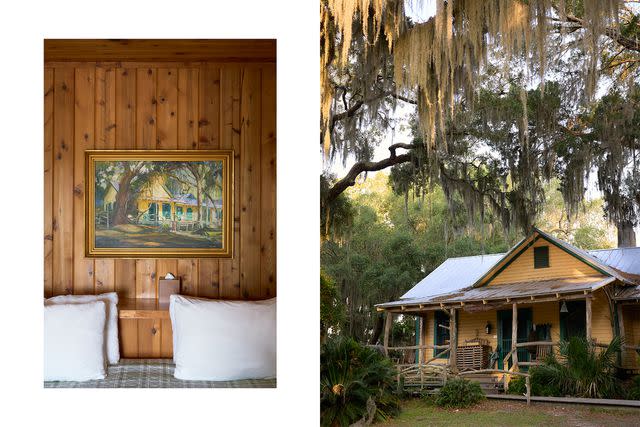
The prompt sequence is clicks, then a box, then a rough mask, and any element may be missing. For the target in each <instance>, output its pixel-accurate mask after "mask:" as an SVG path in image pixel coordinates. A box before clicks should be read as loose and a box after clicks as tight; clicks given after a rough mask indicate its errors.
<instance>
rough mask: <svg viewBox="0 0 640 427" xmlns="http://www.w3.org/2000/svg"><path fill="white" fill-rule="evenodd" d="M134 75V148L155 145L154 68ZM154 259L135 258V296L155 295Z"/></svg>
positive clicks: (139, 69)
mask: <svg viewBox="0 0 640 427" xmlns="http://www.w3.org/2000/svg"><path fill="white" fill-rule="evenodd" d="M136 71H137V77H136V100H137V102H136V148H137V149H139V150H152V149H154V148H155V147H156V120H157V115H156V106H157V99H156V70H155V69H153V68H138V69H137V70H136ZM156 276H157V275H156V260H154V259H139V260H136V298H155V297H156V295H157V294H156Z"/></svg>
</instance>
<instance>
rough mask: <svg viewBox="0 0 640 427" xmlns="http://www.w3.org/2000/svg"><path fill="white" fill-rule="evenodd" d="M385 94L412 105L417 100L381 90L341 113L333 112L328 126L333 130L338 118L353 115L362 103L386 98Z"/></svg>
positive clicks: (341, 118)
mask: <svg viewBox="0 0 640 427" xmlns="http://www.w3.org/2000/svg"><path fill="white" fill-rule="evenodd" d="M387 96H390V97H392V98H396V99H399V100H401V101H404V102H406V103H408V104H414V105H417V104H418V101H416V100H414V99H410V98H407V97H406V96H403V95H398V94H397V93H395V91H388V92H383V93H380V94H378V95H376V96H373V97H371V98H368V99H364V100H359V101H356V102H355V103H354V104H353V105H352V106H351V107H349V108H348V109H346V110H345V111H343V112H341V113H337V114H334V115H333V117H331V126H330V128H331V130H332V131H333V127H334V126H335V124H336V123H337V122H339V121H340V120H344V119H346V118H349V117H353V116H355V115H356V113H357V112H358V110H359V109H360V108H362V106H363V105H365V104H368V103H370V102H373V101H377V100H378V99H382V98H386V97H387Z"/></svg>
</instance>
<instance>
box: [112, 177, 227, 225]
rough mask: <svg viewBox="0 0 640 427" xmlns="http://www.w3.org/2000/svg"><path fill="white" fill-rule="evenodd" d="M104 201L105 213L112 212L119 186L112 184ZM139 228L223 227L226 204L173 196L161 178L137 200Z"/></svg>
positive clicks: (157, 178) (189, 196)
mask: <svg viewBox="0 0 640 427" xmlns="http://www.w3.org/2000/svg"><path fill="white" fill-rule="evenodd" d="M109 184H110V185H109V187H108V188H107V190H106V192H105V195H104V197H103V201H102V204H103V209H104V211H105V212H109V211H111V210H112V209H113V204H114V203H115V200H116V195H117V193H118V183H116V182H110V183H109ZM136 208H137V210H138V217H137V218H136V220H137V222H138V223H139V224H145V225H157V226H166V227H168V228H171V229H173V230H191V229H192V228H193V227H194V225H195V224H196V223H200V224H207V225H210V226H214V227H215V226H220V224H221V220H222V200H221V199H218V200H216V203H212V202H211V201H210V200H201V201H200V210H198V200H197V199H196V197H195V196H194V195H193V194H191V193H187V194H180V195H173V194H172V193H171V192H170V191H169V189H167V187H166V186H165V185H164V182H163V179H162V178H161V177H155V178H154V179H151V180H150V182H149V183H148V184H147V185H145V186H144V188H142V190H141V191H140V194H139V195H138V198H137V200H136Z"/></svg>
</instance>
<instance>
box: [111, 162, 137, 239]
mask: <svg viewBox="0 0 640 427" xmlns="http://www.w3.org/2000/svg"><path fill="white" fill-rule="evenodd" d="M134 176H135V175H134V174H133V173H132V172H127V173H125V174H123V175H122V178H120V182H119V187H118V192H117V193H116V200H115V203H114V206H113V213H112V217H111V224H112V226H116V225H122V224H127V223H128V222H129V219H128V218H127V204H128V203H129V189H130V188H131V180H132V179H133V177H134Z"/></svg>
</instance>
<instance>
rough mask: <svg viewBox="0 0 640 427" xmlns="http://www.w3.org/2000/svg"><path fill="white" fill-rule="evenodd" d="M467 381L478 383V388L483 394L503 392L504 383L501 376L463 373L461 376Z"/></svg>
mask: <svg viewBox="0 0 640 427" xmlns="http://www.w3.org/2000/svg"><path fill="white" fill-rule="evenodd" d="M463 378H464V379H466V380H469V381H475V382H477V383H480V388H481V389H482V391H483V392H484V394H502V393H504V385H503V383H502V380H501V377H497V376H494V375H488V374H477V375H473V374H471V375H465V376H464V377H463Z"/></svg>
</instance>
